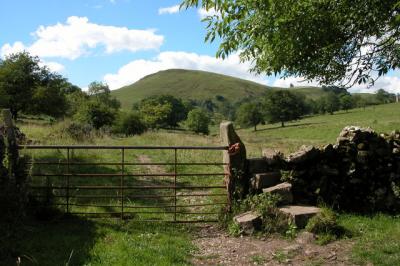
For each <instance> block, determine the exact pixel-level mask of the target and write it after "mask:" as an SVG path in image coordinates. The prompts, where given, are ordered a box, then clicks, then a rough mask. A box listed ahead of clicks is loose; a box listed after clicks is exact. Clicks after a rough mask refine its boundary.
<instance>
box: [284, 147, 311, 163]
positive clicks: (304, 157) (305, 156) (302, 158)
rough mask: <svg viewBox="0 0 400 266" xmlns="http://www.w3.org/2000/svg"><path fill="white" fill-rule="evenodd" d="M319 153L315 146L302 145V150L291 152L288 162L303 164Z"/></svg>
mask: <svg viewBox="0 0 400 266" xmlns="http://www.w3.org/2000/svg"><path fill="white" fill-rule="evenodd" d="M317 155H318V150H317V149H316V148H314V147H313V146H305V145H303V146H301V147H300V150H298V151H297V152H294V153H292V154H289V155H288V157H287V158H286V161H287V162H288V163H295V164H302V163H304V162H306V161H308V160H312V159H314V158H315V157H316V156H317Z"/></svg>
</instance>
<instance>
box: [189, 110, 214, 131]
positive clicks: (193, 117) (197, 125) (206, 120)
mask: <svg viewBox="0 0 400 266" xmlns="http://www.w3.org/2000/svg"><path fill="white" fill-rule="evenodd" d="M185 124H186V126H187V128H188V129H189V130H192V131H194V132H196V133H203V134H208V133H209V132H210V130H209V128H208V125H209V124H210V117H209V116H208V114H207V113H206V112H205V111H203V110H202V109H200V108H196V109H193V110H191V111H190V112H189V113H188V118H187V120H186V122H185Z"/></svg>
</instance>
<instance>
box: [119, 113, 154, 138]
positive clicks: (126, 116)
mask: <svg viewBox="0 0 400 266" xmlns="http://www.w3.org/2000/svg"><path fill="white" fill-rule="evenodd" d="M146 130H147V127H146V125H145V123H144V122H143V121H142V119H141V117H140V115H139V114H138V113H122V114H120V116H119V118H118V120H117V122H116V124H115V125H114V127H113V129H112V131H113V133H119V134H124V135H125V136H132V135H140V134H142V133H144V132H145V131H146Z"/></svg>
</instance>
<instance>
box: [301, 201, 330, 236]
mask: <svg viewBox="0 0 400 266" xmlns="http://www.w3.org/2000/svg"><path fill="white" fill-rule="evenodd" d="M336 228H337V221H336V214H335V213H334V212H333V211H332V210H331V209H328V208H325V207H324V208H322V209H321V212H320V213H318V214H317V215H315V216H314V217H312V218H311V219H310V220H309V221H308V223H307V226H306V230H307V231H309V232H311V233H314V234H323V233H333V232H335V230H336Z"/></svg>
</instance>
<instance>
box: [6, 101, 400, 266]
mask: <svg viewBox="0 0 400 266" xmlns="http://www.w3.org/2000/svg"><path fill="white" fill-rule="evenodd" d="M399 111H400V104H388V105H380V106H376V107H368V108H366V109H365V110H363V109H354V110H350V111H349V112H348V113H346V112H339V113H336V114H334V115H324V116H316V117H308V118H305V119H302V120H300V121H295V122H292V123H287V126H286V127H285V128H280V127H279V125H277V124H276V125H265V126H261V127H260V130H259V131H257V132H253V131H252V129H240V130H238V134H239V136H240V137H241V138H242V140H243V142H244V143H245V145H246V148H247V151H248V157H259V156H261V149H262V148H263V147H270V148H276V149H280V150H283V151H284V152H285V153H286V154H287V153H288V152H291V151H294V150H296V149H297V148H298V147H300V146H301V145H302V144H309V145H317V146H318V145H325V144H327V143H334V142H335V140H336V137H337V135H338V134H339V132H340V131H341V129H342V128H343V127H344V126H346V125H358V126H364V127H365V126H371V127H372V128H373V129H375V130H376V131H377V132H390V131H392V130H394V129H399V128H400V118H399V116H398V114H399V113H400V112H399ZM20 128H21V130H22V132H24V133H26V134H27V136H28V138H29V139H33V140H34V141H35V143H41V144H74V143H75V141H74V140H72V139H70V138H68V137H67V136H65V135H63V134H62V124H54V125H50V124H46V123H44V122H43V121H40V123H36V122H35V121H34V120H31V121H28V122H26V123H22V124H20ZM217 130H218V129H217V127H214V128H213V129H212V135H211V136H198V135H192V134H188V133H187V132H183V131H158V132H147V133H145V134H143V135H141V136H135V137H130V138H118V137H110V136H107V135H106V136H104V137H94V138H93V139H91V140H88V141H87V142H86V144H93V145H183V146H185V145H193V146H217V145H220V140H219V136H218V134H217V132H218V131H217ZM140 154H145V155H147V156H148V157H149V158H151V160H152V161H153V162H162V161H164V162H165V161H172V160H173V156H174V155H173V153H171V152H168V151H145V152H143V153H142V152H140V153H138V152H134V151H132V152H128V154H127V158H129V160H133V161H134V160H137V158H138V155H140ZM35 156H36V158H48V159H50V158H53V159H57V158H58V159H59V158H61V159H63V158H64V159H65V152H64V153H63V152H62V151H55V152H53V153H49V152H39V153H37V154H36V155H35ZM119 156H120V154H119V153H118V152H114V153H111V152H104V151H103V152H100V153H95V152H87V151H80V152H76V153H75V154H74V158H75V159H76V160H82V161H84V160H105V161H112V160H115V157H117V158H119ZM221 157H222V156H221V153H220V152H205V153H199V152H189V151H185V152H183V151H182V152H179V153H178V159H179V160H180V161H187V162H190V161H208V162H218V161H220V160H221ZM56 170H57V169H53V171H56ZM80 170H81V171H83V170H84V171H89V170H92V171H102V172H104V171H111V172H112V171H119V169H118V168H111V167H107V168H106V169H80ZM128 170H129V171H132V172H133V171H144V170H145V169H142V168H140V169H139V168H134V167H132V168H129V169H128ZM171 170H172V169H171V168H166V171H171ZM194 170H196V171H199V172H200V171H203V170H208V171H216V170H218V169H217V168H215V169H208V168H207V169H205V168H201V167H199V168H197V169H193V168H189V167H181V168H180V169H179V171H194ZM194 180H195V181H196V182H203V183H202V184H207V183H209V181H206V180H204V179H201V178H200V177H196V179H194ZM104 181H105V180H101V182H104ZM134 181H135V180H132V182H134ZM220 181H221V180H220ZM220 181H218V182H220ZM135 182H136V181H135ZM182 182H193V180H191V179H188V180H182ZM138 204H148V202H145V203H144V202H141V203H138ZM338 222H339V225H340V226H343V227H344V228H345V229H346V230H349V231H350V232H351V235H353V237H352V241H353V242H354V247H353V249H352V250H351V254H352V260H353V262H354V263H356V264H368V263H373V264H375V265H397V264H399V263H400V257H399V254H400V241H399V239H400V219H399V218H398V217H393V216H390V215H385V214H380V215H376V216H362V215H356V214H341V215H339V217H338ZM0 228H1V225H0ZM19 229H20V230H19V231H18V232H16V233H15V234H14V235H12V236H10V239H13V241H12V243H14V244H10V243H11V242H4V241H3V240H4V238H3V236H4V235H3V234H0V244H1V243H6V244H3V246H6V247H7V248H9V249H11V251H10V256H11V257H13V258H10V256H9V257H7V258H0V264H1V265H3V264H4V265H10V264H11V265H12V264H14V261H15V256H21V257H22V260H23V261H24V263H23V264H22V265H65V263H67V262H68V261H69V265H187V264H190V258H191V252H192V251H193V249H194V247H193V246H192V244H191V233H190V232H191V231H190V230H191V227H184V226H179V225H170V224H165V223H162V224H157V223H156V224H149V223H137V222H133V221H120V220H118V219H96V220H94V219H93V220H91V219H80V218H77V217H74V218H73V219H72V220H57V219H55V220H50V221H46V222H37V221H29V223H27V224H25V225H24V226H22V227H20V228H19ZM338 241H341V240H338ZM0 254H1V252H0ZM71 254H72V255H71ZM259 259H261V258H258V257H255V258H254V261H253V262H254V263H258V261H259ZM275 259H276V260H277V261H278V262H279V261H282V262H284V261H285V260H286V259H287V256H285V254H283V253H280V252H278V253H277V254H276V256H275Z"/></svg>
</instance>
